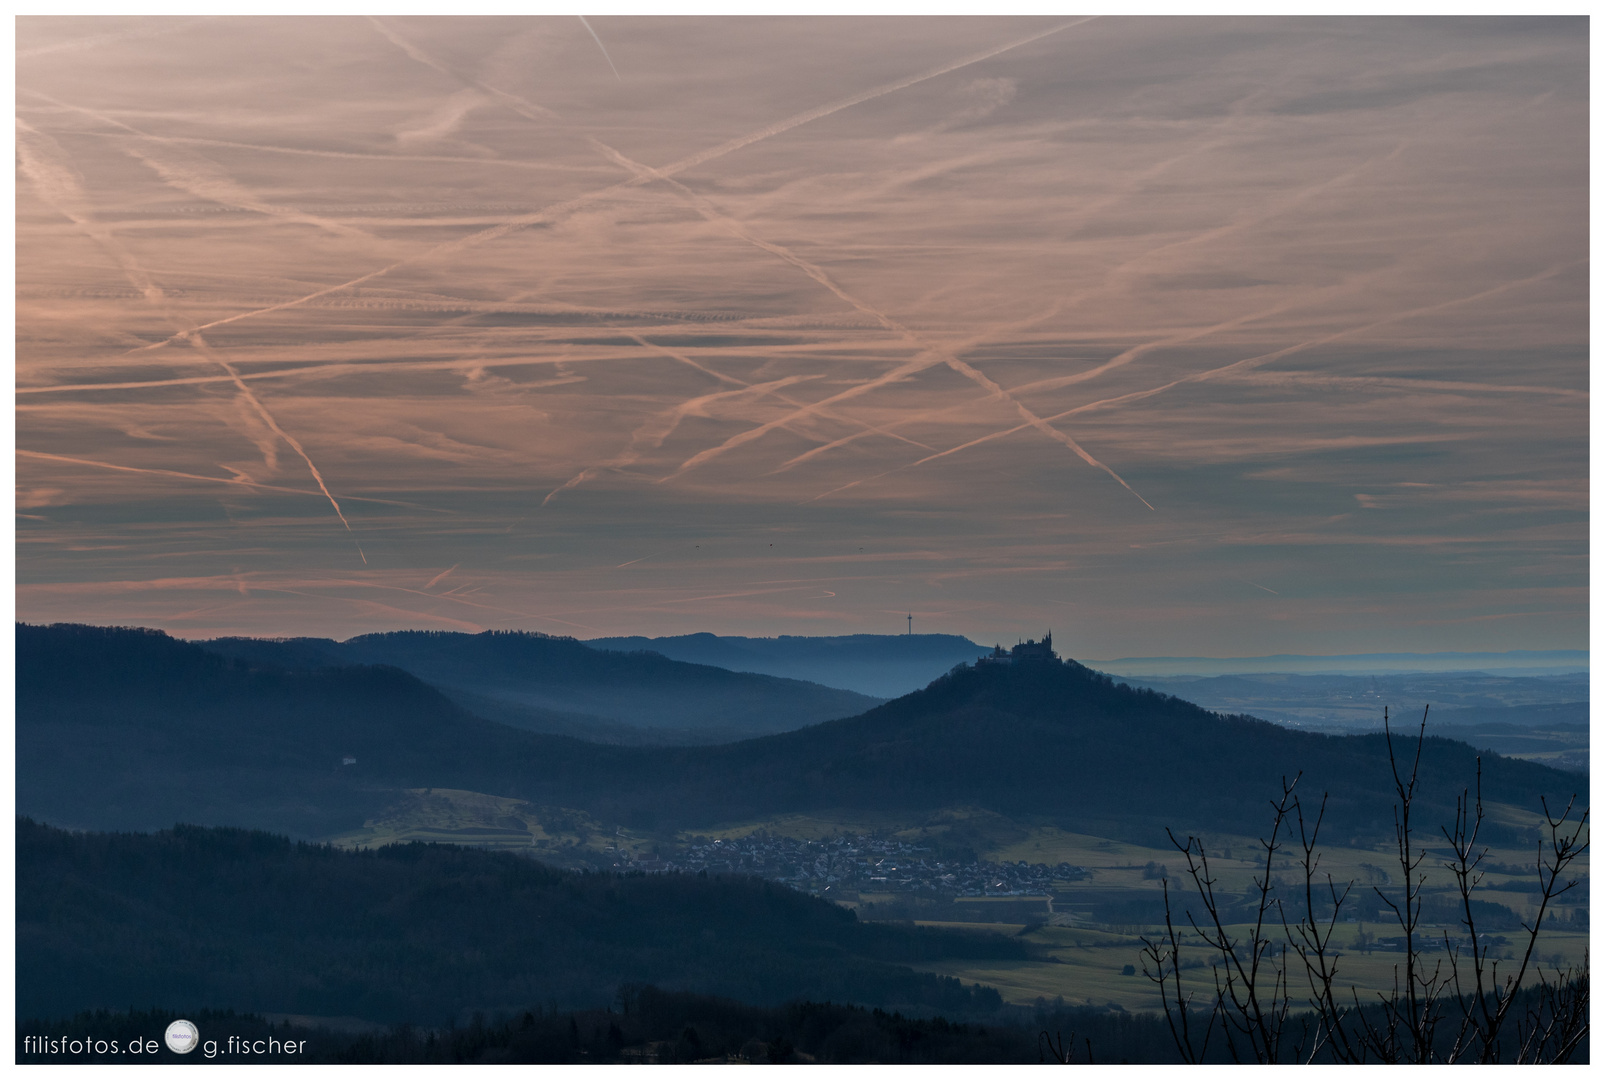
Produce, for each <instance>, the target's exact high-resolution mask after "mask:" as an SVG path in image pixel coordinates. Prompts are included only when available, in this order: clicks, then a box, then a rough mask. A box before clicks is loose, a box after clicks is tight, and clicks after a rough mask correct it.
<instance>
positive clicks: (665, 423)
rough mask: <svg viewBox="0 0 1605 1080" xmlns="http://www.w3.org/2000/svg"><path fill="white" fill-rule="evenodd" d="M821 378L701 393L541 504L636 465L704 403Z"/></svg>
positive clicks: (639, 431)
mask: <svg viewBox="0 0 1605 1080" xmlns="http://www.w3.org/2000/svg"><path fill="white" fill-rule="evenodd" d="M821 377H822V376H819V375H788V376H786V377H785V378H783V379H776V380H775V381H774V382H767V383H758V384H747V385H744V386H742V387H740V388H739V389H736V390H721V391H719V392H718V393H714V394H703V395H702V396H701V397H695V398H692V399H690V400H689V401H683V402H681V403H680V404H679V405H676V406H675V407H674V408H672V409H670V410H668V412H667V415H662V414H660V415H659V416H657V417H655V419H658V420H659V421H660V423H659V424H658V425H657V430H650V428H651V427H652V425H650V424H643V425H642V426H641V427H640V428H638V429H636V431H635V433H634V434H633V435H632V436H631V437H630V443H629V445H628V446H626V447H625V448H624V450H623V451H621V452H620V453H619V454H618V455H617V456H615V457H613V458H612V459H611V460H609V461H607V462H604V463H603V464H601V465H593V466H591V467H589V468H587V469H584V470H582V471H580V472H579V473H577V474H576V475H574V476H573V477H571V478H570V479H569V480H568V481H567V482H566V483H564V484H563V485H562V486H560V487H557V488H554V489H553V490H552V491H551V492H550V493H549V494H548V495H547V496H546V498H544V499H542V500H541V505H542V506H545V505H546V504H547V503H549V502H551V501H552V499H554V498H556V497H557V496H558V495H560V494H562V493H563V492H565V491H568V490H569V489H570V488H574V487H578V486H579V485H580V484H582V483H584V482H585V481H587V480H589V479H591V478H592V477H593V476H596V475H597V474H598V473H600V472H601V471H602V470H603V469H608V468H623V467H625V466H628V465H633V464H635V462H637V461H639V460H640V458H641V455H640V448H642V447H644V446H645V445H647V444H650V445H652V446H661V445H663V440H664V439H666V438H668V437H669V436H670V435H671V434H673V432H674V429H675V428H677V427H679V426H680V421H681V420H683V419H685V417H686V416H688V415H697V414H698V412H697V411H698V410H699V409H700V408H701V407H702V406H703V405H705V404H708V403H710V402H714V401H720V400H724V399H727V398H732V397H740V396H752V397H753V398H754V399H755V400H756V399H757V398H762V397H764V396H765V395H767V394H770V393H772V392H774V391H775V390H778V389H781V388H783V387H787V386H792V385H794V384H796V383H799V382H802V381H804V380H805V379H817V378H821Z"/></svg>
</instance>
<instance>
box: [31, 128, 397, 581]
mask: <svg viewBox="0 0 1605 1080" xmlns="http://www.w3.org/2000/svg"><path fill="white" fill-rule="evenodd" d="M17 126H18V128H19V131H18V136H19V137H18V139H17V151H18V155H19V157H20V158H21V162H22V171H23V173H24V174H25V175H26V176H27V177H28V178H29V179H30V180H32V181H33V184H34V187H35V188H36V189H38V191H39V194H40V195H41V197H43V198H44V199H45V201H46V202H48V203H50V205H51V206H53V207H55V209H56V211H57V212H58V213H60V214H62V215H63V216H64V217H66V218H67V219H68V220H69V221H71V222H72V223H73V224H74V225H76V226H78V228H79V229H81V230H82V231H83V232H84V233H85V234H86V235H87V236H89V238H90V239H91V240H93V241H94V242H95V243H96V244H98V245H100V247H101V248H102V249H103V250H105V251H106V253H107V254H108V255H110V256H111V257H112V259H113V260H114V261H115V262H116V263H117V265H118V266H119V267H120V268H121V269H122V271H123V273H124V274H125V275H126V276H127V277H128V280H129V282H130V283H131V284H133V286H134V287H135V288H136V289H138V290H139V291H140V293H141V294H142V295H143V296H144V297H145V299H146V300H148V301H149V302H150V303H151V304H152V305H153V306H154V307H156V309H157V310H158V311H160V312H161V313H162V315H163V316H164V317H165V318H167V320H168V321H169V322H170V323H171V324H173V325H181V323H180V320H179V319H177V318H176V317H175V316H174V313H173V311H172V309H171V308H169V307H168V305H167V294H166V293H165V292H164V291H163V290H162V288H161V286H160V285H158V284H157V283H156V281H155V280H154V279H153V278H152V277H151V276H150V275H149V274H148V273H146V271H145V270H144V268H143V267H141V266H140V265H139V263H138V262H137V261H136V260H135V259H134V256H133V254H132V253H131V252H130V251H129V250H128V249H127V248H126V247H124V246H123V244H122V242H121V241H120V240H118V239H117V237H116V235H115V234H114V233H113V232H112V231H111V230H110V229H108V228H106V227H105V226H104V225H102V224H100V222H98V221H96V220H95V219H94V217H93V216H92V215H91V214H89V213H87V212H85V211H84V210H82V209H81V207H82V205H83V204H84V202H85V199H84V197H83V192H82V189H81V187H80V185H79V184H78V181H77V178H76V177H75V176H73V174H72V171H71V169H69V168H68V167H67V166H66V165H64V164H63V163H62V162H61V161H60V160H49V158H51V157H59V156H60V155H57V154H54V153H52V151H51V147H56V148H57V149H58V150H59V147H58V146H57V144H56V142H55V140H54V139H52V138H50V137H49V136H48V135H46V134H44V133H43V132H41V131H38V130H37V129H35V128H34V127H32V126H31V125H29V124H28V123H26V122H25V121H22V120H18V121H17ZM24 133H26V134H27V136H28V137H27V138H24V137H22V136H23V134H24ZM47 144H48V145H47ZM179 336H181V337H183V338H184V339H185V340H187V341H188V342H189V344H190V346H191V347H192V348H194V349H195V351H196V352H198V353H200V354H201V355H202V356H203V357H205V358H206V359H207V360H210V361H211V362H212V363H214V364H216V365H217V366H219V367H221V368H222V369H223V370H224V371H225V372H227V374H228V376H229V379H230V381H231V382H233V383H234V385H235V387H236V388H237V389H238V390H239V392H240V393H241V394H242V395H244V397H245V400H247V401H248V402H250V404H251V406H252V408H253V409H254V410H255V412H256V414H257V415H258V416H259V417H261V419H262V422H263V423H265V424H266V425H267V426H268V428H269V430H271V431H272V432H273V433H274V434H275V435H277V436H278V437H279V438H281V439H283V440H284V441H285V442H286V443H288V444H289V446H290V448H291V449H292V450H294V451H295V452H296V453H297V454H298V455H300V458H301V460H302V461H304V462H306V467H307V470H308V471H309V472H311V473H312V479H313V480H315V481H317V485H318V490H319V491H322V492H323V496H324V498H326V499H328V500H329V505H330V506H332V507H334V513H335V516H336V517H338V518H339V519H340V524H342V525H344V526H345V529H346V532H347V533H350V534H352V536H351V542H352V543H353V544H356V547H357V554H358V555H359V556H361V558H362V564H363V565H364V566H366V565H367V564H368V556H367V554H366V553H364V552H363V550H362V544H361V543H359V542H358V541H357V539H356V536H355V534H354V533H353V532H352V528H351V522H349V521H347V520H346V516H345V512H344V511H342V510H341V509H340V503H339V501H338V500H337V499H335V497H334V493H333V492H331V491H330V490H329V485H328V484H326V483H324V482H323V474H322V473H321V472H319V471H318V467H317V466H316V465H314V464H313V463H312V459H311V458H310V457H309V456H307V452H306V449H305V448H304V447H303V446H302V445H301V443H300V442H299V441H298V440H297V439H295V438H294V437H293V436H291V435H290V434H289V433H288V432H286V431H285V430H284V429H283V428H282V427H280V426H279V422H278V421H277V420H275V419H274V418H273V414H272V413H270V412H268V409H267V406H265V405H263V404H262V400H261V399H260V398H258V397H257V396H256V394H254V393H252V391H251V388H250V386H249V385H247V384H246V382H245V380H244V379H242V378H240V373H239V372H238V371H237V370H236V369H235V367H234V365H233V364H230V363H229V362H228V361H227V360H224V359H223V358H222V357H221V356H218V355H217V354H216V353H214V352H213V351H212V348H211V346H210V345H208V344H207V343H206V340H205V339H204V338H202V337H201V335H200V333H199V332H197V331H184V332H181V333H180V335H179Z"/></svg>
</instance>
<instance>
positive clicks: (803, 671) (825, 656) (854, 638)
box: [586, 634, 988, 698]
mask: <svg viewBox="0 0 1605 1080" xmlns="http://www.w3.org/2000/svg"><path fill="white" fill-rule="evenodd" d="M586 644H587V645H589V646H590V647H591V648H593V649H608V650H612V651H618V652H634V651H636V650H639V649H647V650H650V651H652V652H655V653H660V654H662V655H663V656H667V657H668V658H669V659H671V660H680V661H683V662H685V663H689V664H708V665H711V666H713V667H721V668H725V669H726V670H729V671H746V672H753V673H755V674H760V675H774V676H779V677H781V678H786V679H802V680H805V681H807V682H814V683H819V684H820V685H822V686H833V687H837V688H839V689H842V690H852V691H855V692H857V693H860V694H868V695H870V696H871V697H880V698H895V697H902V696H903V695H904V694H907V693H911V692H913V691H915V690H918V689H920V688H921V687H923V686H925V685H926V684H927V683H929V682H930V681H931V680H932V679H936V678H939V677H940V676H942V675H945V674H947V672H948V671H950V670H951V669H952V668H953V666H954V665H955V664H964V663H969V662H970V661H973V660H974V659H975V658H976V657H978V656H980V655H981V654H982V653H985V652H987V651H988V647H986V646H981V645H977V644H976V643H975V642H973V641H971V640H970V639H969V638H966V637H960V636H958V635H957V634H845V635H842V636H839V637H801V636H793V635H791V634H782V635H780V636H779V637H772V638H768V637H766V638H753V637H720V636H718V635H715V634H682V635H680V636H678V637H659V638H648V637H610V638H594V639H592V640H590V641H587V642H586Z"/></svg>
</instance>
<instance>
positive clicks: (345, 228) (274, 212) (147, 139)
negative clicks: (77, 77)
mask: <svg viewBox="0 0 1605 1080" xmlns="http://www.w3.org/2000/svg"><path fill="white" fill-rule="evenodd" d="M19 89H21V90H22V92H23V93H25V94H29V95H31V96H33V97H36V98H40V99H42V100H44V101H48V102H50V103H51V104H52V105H55V106H56V107H58V108H61V109H66V110H68V111H70V112H75V113H78V114H80V115H82V116H87V117H89V118H91V119H93V120H97V121H99V122H100V123H102V124H106V125H108V126H111V127H116V128H120V129H122V130H123V131H124V132H127V133H128V134H129V135H131V136H133V137H134V139H136V140H139V141H141V142H143V143H145V144H147V149H146V150H145V151H144V152H141V151H140V150H138V149H132V148H127V150H128V153H129V155H130V156H131V157H134V158H136V159H138V160H139V161H141V162H143V163H144V164H145V165H148V166H149V167H150V168H151V169H153V170H155V172H156V173H157V175H159V176H160V177H161V178H162V179H163V180H165V181H166V182H167V183H169V184H171V185H172V186H174V187H176V188H178V189H180V190H182V191H186V192H188V193H190V194H191V195H195V196H198V197H199V198H202V199H209V200H211V201H213V202H218V203H223V204H225V205H231V206H238V207H240V208H241V209H243V210H252V211H255V212H256V213H258V214H264V215H267V216H270V217H277V218H282V219H284V220H286V221H293V222H296V223H297V224H303V225H311V226H313V227H315V228H319V229H323V230H326V231H328V232H331V233H334V234H335V235H337V236H345V237H360V238H362V239H364V240H374V239H375V237H374V236H373V235H372V234H371V233H368V232H364V231H363V230H362V229H358V228H355V227H353V226H350V225H346V224H344V223H342V222H338V221H331V220H329V219H328V218H324V217H319V216H318V215H316V214H308V213H305V212H304V211H301V210H296V209H294V208H291V207H284V206H276V205H274V204H272V203H265V202H262V201H261V200H260V199H257V198H256V197H255V196H254V195H253V194H252V193H251V192H250V191H248V190H246V188H245V187H244V186H243V185H241V184H240V183H239V182H238V181H236V180H235V179H234V178H233V177H232V176H230V175H228V173H227V172H226V171H225V170H224V169H222V168H221V167H220V166H218V164H217V163H216V162H215V161H212V160H211V159H210V158H207V157H203V156H202V155H200V154H196V153H194V151H184V150H179V149H177V148H171V147H170V148H169V150H171V151H176V153H175V156H172V157H161V156H160V155H157V154H152V153H150V152H149V150H148V145H149V144H152V143H154V144H156V145H159V146H165V145H166V144H167V142H168V140H167V138H166V137H164V136H161V135H152V134H150V133H149V132H147V131H141V130H140V129H139V128H136V127H134V126H133V125H131V124H125V123H124V122H123V121H121V120H118V119H116V118H115V117H112V116H107V115H106V114H105V113H101V112H96V111H95V110H94V109H90V108H86V107H85V106H82V105H74V104H73V103H72V102H70V101H62V100H60V99H58V98H53V97H51V96H50V95H49V94H45V93H41V92H40V91H38V90H31V89H28V88H25V87H19ZM113 138H115V136H113ZM183 155H189V157H190V158H191V160H187V161H186V160H184V159H183Z"/></svg>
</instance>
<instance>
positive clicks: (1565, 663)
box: [17, 618, 1590, 675]
mask: <svg viewBox="0 0 1605 1080" xmlns="http://www.w3.org/2000/svg"><path fill="white" fill-rule="evenodd" d="M17 621H18V622H28V621H29V620H26V619H21V618H19V619H18V620H17ZM57 621H78V622H82V620H57ZM83 624H84V625H91V626H108V627H109V626H114V625H118V626H129V625H131V624H127V623H118V624H113V623H94V622H88V623H83ZM141 628H142V629H155V630H161V631H162V632H164V633H166V634H168V635H169V636H170V637H174V638H178V639H180V640H183V641H207V640H213V639H215V638H222V637H256V638H261V639H263V640H271V639H294V638H317V639H325V640H333V641H342V642H343V641H349V640H351V639H352V638H357V637H366V636H370V635H375V634H387V633H415V632H429V633H465V634H473V633H491V632H500V633H531V634H543V635H545V636H548V637H556V638H563V637H568V638H572V639H573V640H575V641H578V642H580V643H581V644H590V643H591V642H594V641H607V640H620V639H629V638H641V639H643V640H649V641H650V640H657V639H677V638H690V637H700V636H709V637H713V638H717V639H720V640H727V639H728V640H747V641H781V640H787V639H794V640H799V641H816V640H834V639H840V638H855V637H867V638H887V639H898V638H907V637H911V636H912V637H914V638H921V637H924V638H937V639H940V638H946V639H960V640H963V641H966V642H969V643H970V644H971V645H973V646H974V647H975V648H977V649H982V650H985V649H989V648H992V645H989V644H987V643H986V642H984V641H982V640H981V637H993V638H996V635H980V636H977V635H973V634H960V633H949V632H942V633H919V634H913V635H909V634H896V633H887V634H876V633H868V632H864V631H858V632H854V633H845V634H789V633H788V634H719V633H714V632H713V631H709V630H692V631H687V632H684V633H679V634H601V635H597V636H595V637H589V638H587V637H580V636H578V635H574V634H552V633H549V632H547V631H544V630H535V629H533V628H528V627H497V628H492V629H487V630H481V631H469V630H457V631H451V630H447V631H442V630H440V629H439V628H435V627H393V628H390V629H384V630H369V631H364V632H363V633H360V634H351V635H348V636H346V637H334V636H332V635H328V634H318V633H279V634H195V633H180V632H175V631H174V630H171V629H168V628H165V627H160V626H145V627H141ZM1022 640H1024V639H1022ZM1030 640H1041V639H1040V638H1031V639H1030ZM1001 641H1002V639H998V642H1001ZM998 642H994V644H996V643H998ZM1054 651H1055V652H1056V653H1058V655H1060V656H1061V657H1065V658H1067V659H1073V660H1075V661H1076V662H1078V663H1081V664H1085V665H1087V666H1089V667H1094V668H1097V669H1099V670H1109V669H1110V668H1111V667H1112V666H1120V667H1124V668H1127V669H1129V670H1125V671H1115V670H1110V672H1109V673H1110V674H1118V675H1125V674H1129V673H1134V672H1136V673H1141V674H1151V675H1161V674H1178V675H1183V674H1193V673H1205V671H1206V669H1208V668H1209V667H1210V666H1211V665H1216V666H1218V665H1236V666H1234V667H1232V668H1231V669H1230V670H1229V671H1228V670H1220V671H1208V673H1210V674H1283V673H1297V666H1296V665H1298V664H1300V663H1301V662H1304V663H1306V666H1308V665H1309V664H1318V663H1321V662H1325V663H1327V664H1331V663H1336V662H1339V661H1353V662H1357V666H1356V668H1355V670H1356V671H1358V672H1360V673H1368V672H1370V671H1378V672H1380V671H1383V670H1389V669H1388V668H1386V667H1384V666H1381V664H1382V662H1386V661H1397V662H1400V663H1404V662H1412V661H1414V662H1430V661H1438V662H1439V663H1437V664H1430V663H1429V664H1428V665H1427V666H1423V667H1419V668H1398V669H1397V670H1398V671H1399V672H1401V673H1403V672H1408V671H1420V672H1429V671H1474V670H1478V668H1477V667H1476V666H1472V667H1458V666H1451V665H1452V664H1453V663H1454V662H1462V661H1463V662H1471V661H1477V660H1511V661H1514V660H1524V661H1526V663H1525V664H1519V665H1517V664H1506V665H1502V666H1503V667H1520V668H1533V669H1555V670H1562V669H1565V670H1570V669H1572V668H1581V669H1583V670H1587V669H1588V658H1589V655H1590V653H1589V650H1587V649H1505V650H1500V651H1482V652H1466V651H1455V650H1440V651H1436V652H1407V651H1396V652H1372V653H1268V654H1262V655H1257V656H1200V655H1194V656H1159V655H1155V656H1121V657H1107V658H1100V657H1092V656H1082V655H1074V654H1070V653H1067V652H1066V651H1065V650H1064V649H1062V648H1055V650H1054ZM1546 659H1547V660H1552V661H1557V663H1552V664H1544V663H1542V662H1541V661H1543V660H1546ZM1360 661H1376V662H1378V663H1374V664H1370V665H1366V664H1359V663H1358V662H1360ZM1273 662H1281V663H1282V664H1283V665H1284V666H1281V667H1278V666H1271V667H1263V666H1262V667H1257V668H1251V667H1245V666H1243V665H1247V664H1256V663H1257V664H1265V663H1273ZM1165 665H1169V666H1171V667H1174V668H1176V669H1175V670H1168V669H1167V670H1160V669H1161V668H1163V667H1164V666H1165ZM1177 665H1180V666H1179V667H1177ZM1285 665H1293V666H1285ZM1188 666H1196V667H1197V668H1198V671H1197V672H1192V671H1189V670H1186V669H1187V667H1188ZM1141 668H1149V669H1151V670H1146V671H1141V672H1137V669H1141ZM1320 670H1321V671H1323V672H1325V673H1330V674H1342V673H1344V671H1343V670H1341V669H1336V668H1331V667H1326V668H1321V669H1320Z"/></svg>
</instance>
